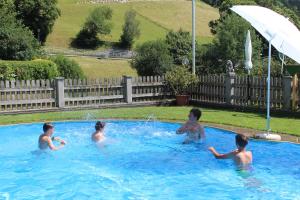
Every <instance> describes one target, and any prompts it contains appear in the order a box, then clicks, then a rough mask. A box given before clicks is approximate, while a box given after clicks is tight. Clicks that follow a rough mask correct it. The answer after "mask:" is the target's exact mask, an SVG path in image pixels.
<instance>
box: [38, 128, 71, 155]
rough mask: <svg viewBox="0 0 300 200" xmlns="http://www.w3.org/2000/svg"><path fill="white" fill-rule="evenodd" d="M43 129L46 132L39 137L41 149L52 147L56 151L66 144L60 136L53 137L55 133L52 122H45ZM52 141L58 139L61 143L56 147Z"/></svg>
mask: <svg viewBox="0 0 300 200" xmlns="http://www.w3.org/2000/svg"><path fill="white" fill-rule="evenodd" d="M43 131H44V133H43V134H41V135H40V137H39V148H40V149H41V150H45V149H47V148H50V149H51V150H54V151H56V150H59V149H61V148H63V147H64V146H65V144H66V142H65V141H64V140H62V139H60V138H59V137H52V135H53V133H54V126H53V125H52V124H51V123H45V124H44V125H43ZM52 141H58V142H60V145H59V146H58V147H56V146H54V144H53V142H52Z"/></svg>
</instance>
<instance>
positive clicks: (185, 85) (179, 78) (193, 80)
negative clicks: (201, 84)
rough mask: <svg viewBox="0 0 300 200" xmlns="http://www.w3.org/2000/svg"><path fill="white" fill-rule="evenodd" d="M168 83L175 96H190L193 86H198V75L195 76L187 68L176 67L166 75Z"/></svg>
mask: <svg viewBox="0 0 300 200" xmlns="http://www.w3.org/2000/svg"><path fill="white" fill-rule="evenodd" d="M166 81H167V83H168V84H169V86H170V87H171V88H172V90H173V91H174V93H175V95H184V94H188V89H189V87H190V86H191V85H193V84H197V82H198V80H197V77H196V75H193V74H192V73H191V72H190V71H189V69H188V68H187V67H184V66H175V67H174V68H172V69H171V70H170V71H168V72H167V73H166Z"/></svg>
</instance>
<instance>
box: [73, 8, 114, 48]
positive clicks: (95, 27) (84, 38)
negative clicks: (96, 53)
mask: <svg viewBox="0 0 300 200" xmlns="http://www.w3.org/2000/svg"><path fill="white" fill-rule="evenodd" d="M111 18H112V9H111V8H110V7H107V6H102V7H97V8H95V9H94V10H93V11H92V13H91V14H90V15H89V16H88V18H87V19H86V22H85V23H84V25H83V27H82V29H81V30H80V32H79V33H78V34H77V36H76V38H75V39H74V41H73V42H72V45H73V46H77V47H81V48H96V47H97V46H98V45H99V39H98V37H97V35H98V34H102V35H106V34H109V33H110V32H111V28H112V23H111V21H110V20H111Z"/></svg>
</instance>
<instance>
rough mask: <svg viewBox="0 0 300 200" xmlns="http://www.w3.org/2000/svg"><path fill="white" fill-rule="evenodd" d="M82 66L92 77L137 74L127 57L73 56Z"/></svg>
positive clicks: (86, 73)
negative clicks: (98, 57)
mask: <svg viewBox="0 0 300 200" xmlns="http://www.w3.org/2000/svg"><path fill="white" fill-rule="evenodd" d="M71 58H72V59H73V60H75V61H77V62H78V63H79V65H80V66H81V69H82V70H83V72H84V74H85V75H86V76H87V77H88V78H91V79H96V78H101V77H121V76H123V75H128V76H137V73H136V71H135V70H134V69H132V68H131V67H130V60H126V59H97V58H92V57H71Z"/></svg>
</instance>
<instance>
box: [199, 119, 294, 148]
mask: <svg viewBox="0 0 300 200" xmlns="http://www.w3.org/2000/svg"><path fill="white" fill-rule="evenodd" d="M202 124H204V126H209V127H214V128H220V129H224V130H228V131H232V132H235V133H238V134H245V135H247V136H248V137H250V138H254V135H255V134H257V133H263V132H264V131H259V130H254V129H249V128H241V127H236V126H230V125H222V124H214V123H202ZM271 133H272V132H271ZM273 134H278V135H280V136H281V141H282V142H285V141H286V142H292V143H298V144H299V143H300V137H297V136H293V135H288V134H283V133H273Z"/></svg>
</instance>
